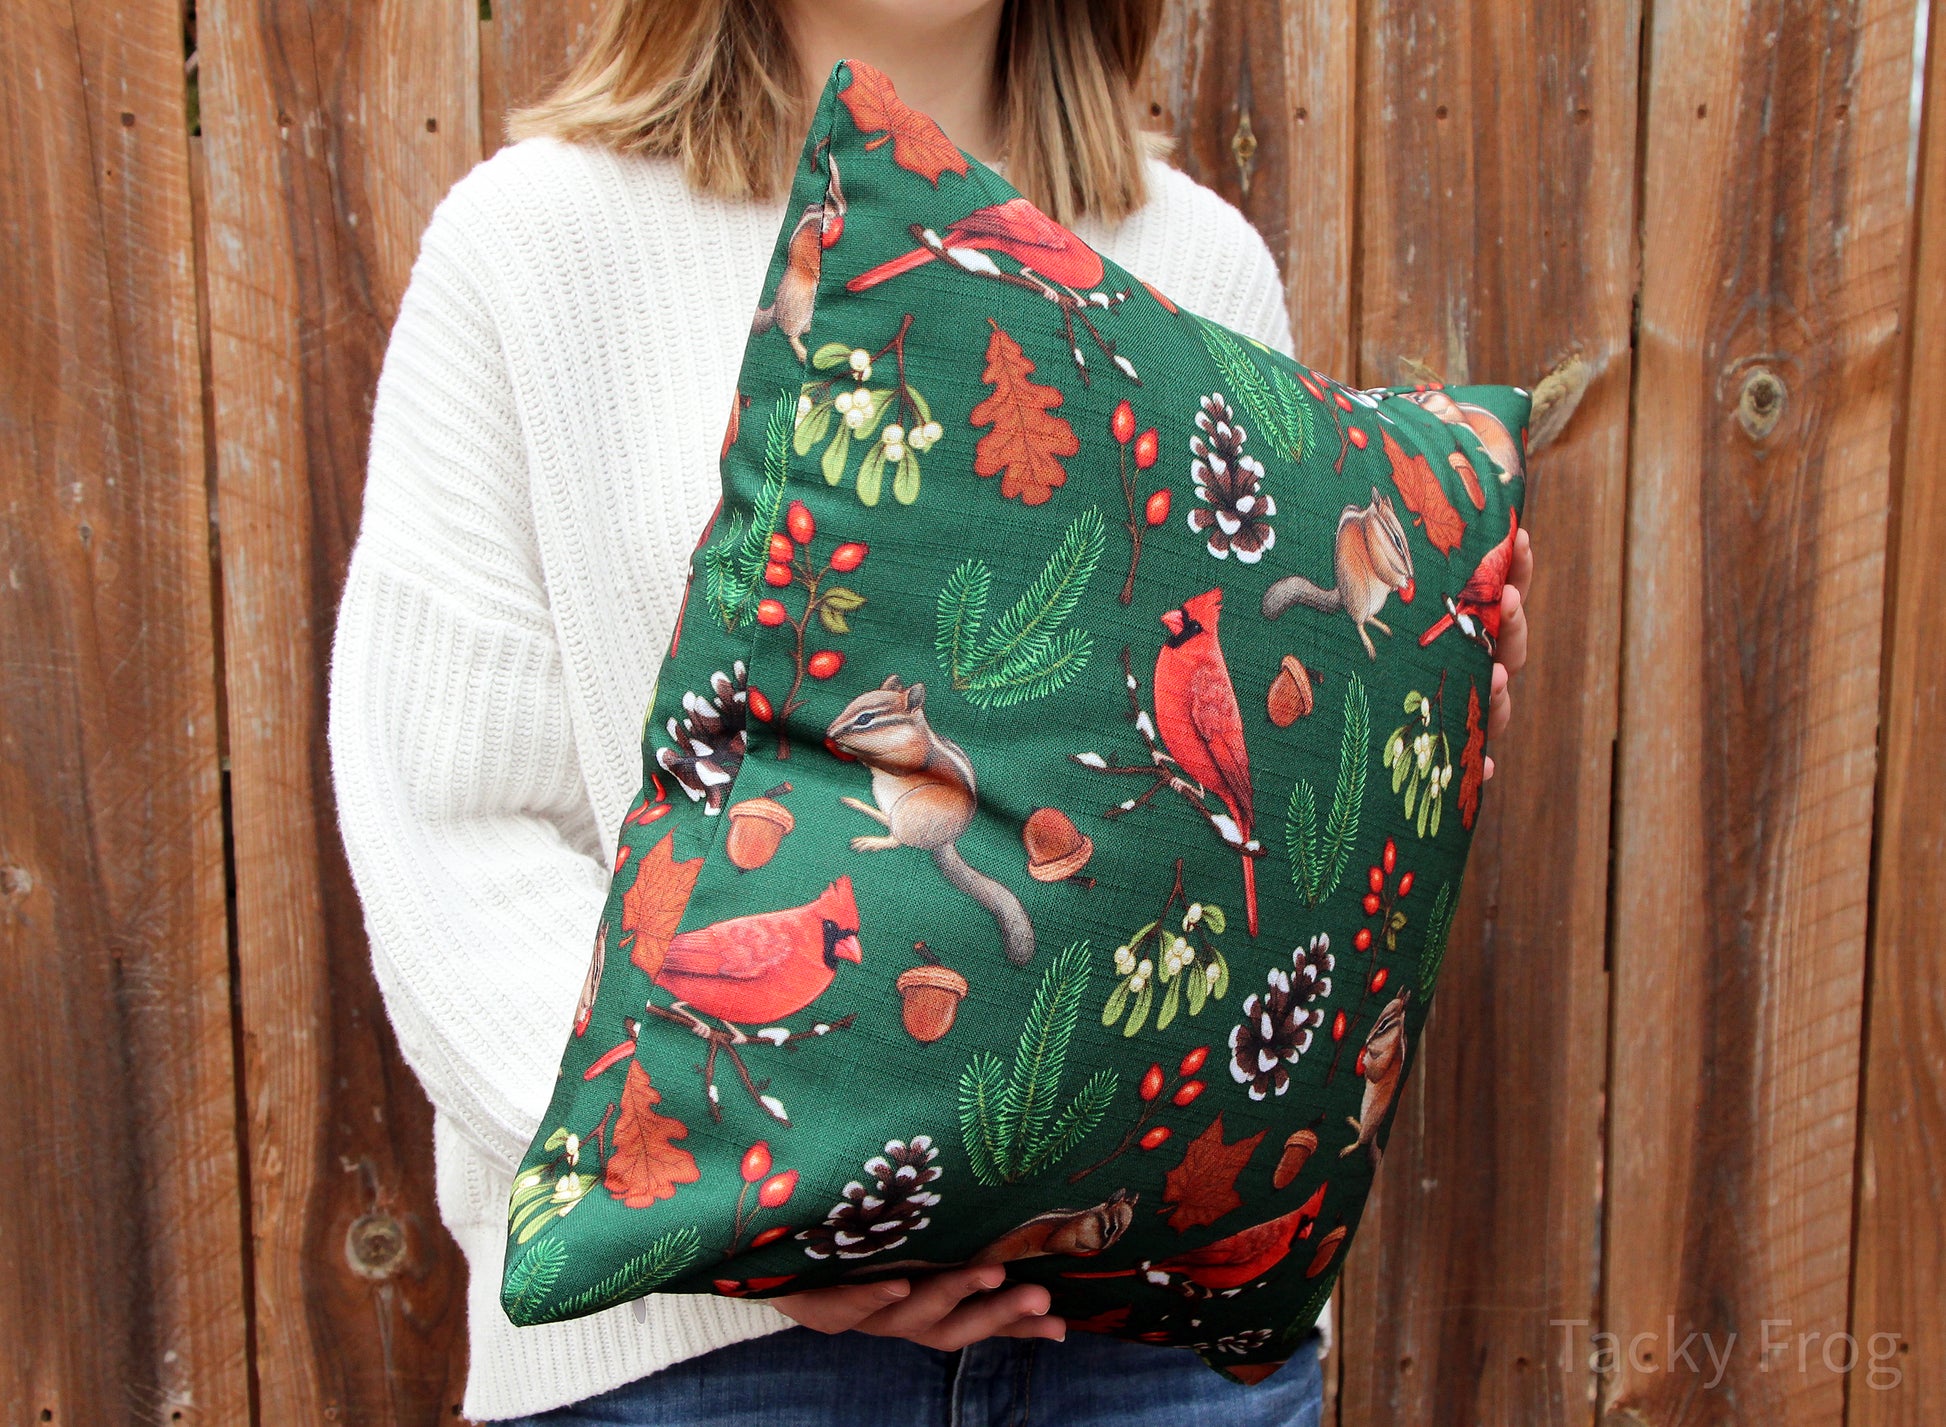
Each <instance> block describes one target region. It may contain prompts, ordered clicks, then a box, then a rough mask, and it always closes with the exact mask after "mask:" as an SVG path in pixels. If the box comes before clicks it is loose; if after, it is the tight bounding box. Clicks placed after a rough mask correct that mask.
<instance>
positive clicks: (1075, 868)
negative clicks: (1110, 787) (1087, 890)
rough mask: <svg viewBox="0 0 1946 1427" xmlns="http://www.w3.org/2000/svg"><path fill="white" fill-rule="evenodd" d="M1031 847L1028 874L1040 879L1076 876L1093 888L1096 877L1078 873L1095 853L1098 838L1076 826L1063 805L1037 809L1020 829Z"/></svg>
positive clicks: (1051, 880)
mask: <svg viewBox="0 0 1946 1427" xmlns="http://www.w3.org/2000/svg"><path fill="white" fill-rule="evenodd" d="M1020 841H1021V844H1022V846H1024V847H1025V848H1026V849H1027V875H1028V876H1029V877H1032V878H1033V879H1034V880H1035V881H1036V882H1064V881H1066V880H1067V879H1068V878H1070V877H1072V878H1074V880H1075V881H1077V882H1080V883H1082V884H1083V885H1084V886H1089V887H1092V886H1094V885H1095V879H1094V878H1092V877H1081V876H1077V874H1078V873H1079V872H1080V871H1081V869H1082V868H1084V867H1086V866H1087V865H1088V859H1089V858H1091V857H1093V856H1094V855H1095V843H1094V839H1093V838H1091V837H1089V836H1087V834H1085V833H1083V832H1082V831H1081V830H1080V829H1079V828H1077V827H1076V826H1075V825H1074V819H1072V818H1070V817H1069V816H1068V815H1067V814H1066V813H1064V812H1062V811H1061V810H1060V809H1059V808H1036V809H1035V810H1034V812H1033V814H1032V815H1031V816H1029V817H1028V819H1027V822H1026V825H1025V826H1024V827H1022V828H1021V830H1020Z"/></svg>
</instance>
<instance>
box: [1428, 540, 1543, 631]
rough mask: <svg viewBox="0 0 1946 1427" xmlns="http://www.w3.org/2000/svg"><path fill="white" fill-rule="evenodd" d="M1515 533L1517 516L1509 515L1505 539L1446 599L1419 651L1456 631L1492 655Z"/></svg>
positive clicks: (1482, 557) (1481, 559)
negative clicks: (1444, 605)
mask: <svg viewBox="0 0 1946 1427" xmlns="http://www.w3.org/2000/svg"><path fill="white" fill-rule="evenodd" d="M1519 529H1520V516H1519V515H1517V514H1516V513H1514V512H1512V511H1509V512H1508V513H1507V538H1506V539H1505V540H1502V541H1501V542H1500V543H1499V544H1498V545H1496V546H1494V547H1493V548H1492V549H1491V550H1489V551H1487V553H1486V554H1484V555H1482V556H1481V557H1480V563H1479V564H1478V565H1477V566H1475V567H1474V570H1473V573H1472V574H1471V575H1469V576H1467V580H1466V583H1465V584H1464V585H1462V586H1461V587H1460V592H1459V597H1458V598H1457V599H1456V598H1454V597H1453V596H1452V595H1448V596H1446V613H1444V614H1443V615H1441V616H1440V617H1439V618H1438V619H1437V620H1435V621H1434V622H1433V625H1432V628H1430V629H1428V630H1427V631H1426V632H1425V633H1424V634H1422V635H1420V636H1419V644H1420V647H1422V648H1423V647H1424V646H1426V645H1428V644H1430V643H1432V642H1433V640H1435V639H1437V638H1439V636H1440V635H1442V634H1444V633H1445V632H1446V631H1447V630H1449V629H1452V628H1455V627H1457V628H1458V629H1459V632H1460V633H1461V634H1463V635H1465V636H1466V637H1467V638H1468V639H1470V640H1472V641H1473V642H1474V643H1475V644H1478V645H1480V646H1481V647H1482V648H1484V649H1485V650H1486V652H1487V653H1489V654H1491V653H1493V647H1494V645H1495V644H1497V643H1498V642H1499V640H1500V592H1501V591H1502V590H1504V589H1506V588H1507V571H1508V570H1510V569H1511V568H1513V563H1514V533H1515V532H1516V531H1517V530H1519Z"/></svg>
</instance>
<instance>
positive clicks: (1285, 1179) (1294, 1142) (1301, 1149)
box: [1270, 1130, 1318, 1189]
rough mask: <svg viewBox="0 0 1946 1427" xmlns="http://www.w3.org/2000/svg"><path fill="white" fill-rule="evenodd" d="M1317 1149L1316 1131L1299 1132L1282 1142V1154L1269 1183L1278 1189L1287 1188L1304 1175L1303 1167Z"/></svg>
mask: <svg viewBox="0 0 1946 1427" xmlns="http://www.w3.org/2000/svg"><path fill="white" fill-rule="evenodd" d="M1317 1147H1318V1132H1317V1131H1316V1130H1299V1131H1297V1132H1296V1133H1295V1134H1293V1135H1292V1136H1291V1137H1290V1138H1289V1139H1287V1140H1285V1141H1284V1153H1283V1155H1282V1156H1281V1157H1280V1158H1279V1159H1278V1161H1277V1168H1276V1169H1274V1170H1272V1171H1271V1174H1270V1182H1271V1183H1272V1184H1274V1185H1276V1186H1277V1187H1278V1188H1279V1189H1284V1188H1287V1187H1289V1185H1290V1182H1291V1181H1292V1180H1294V1179H1296V1178H1297V1177H1298V1176H1299V1175H1300V1174H1302V1173H1304V1165H1305V1162H1306V1161H1307V1160H1309V1159H1310V1158H1311V1154H1312V1152H1313V1151H1314V1150H1316V1149H1317Z"/></svg>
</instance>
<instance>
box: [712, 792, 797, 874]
mask: <svg viewBox="0 0 1946 1427" xmlns="http://www.w3.org/2000/svg"><path fill="white" fill-rule="evenodd" d="M790 790H791V785H790V784H789V783H779V784H778V785H777V786H776V787H774V788H772V789H771V790H770V791H769V792H767V793H765V794H764V795H763V796H762V797H761V798H745V799H744V800H743V801H742V802H740V803H732V804H731V805H730V810H729V816H730V834H729V836H728V837H727V838H726V839H725V840H724V844H723V850H724V852H725V853H726V854H727V855H728V857H729V859H730V861H731V862H732V863H734V864H735V865H736V866H737V867H738V868H739V869H741V870H742V871H745V872H754V871H756V870H757V869H758V868H759V867H762V866H763V865H764V864H765V863H767V862H769V861H770V859H771V858H773V857H775V856H776V855H777V848H778V847H779V845H780V844H782V842H783V841H784V838H785V836H786V835H787V834H788V833H789V832H790V830H791V829H792V828H793V827H795V826H796V825H797V819H795V818H794V817H792V816H791V810H790V809H789V808H787V807H785V806H784V805H783V804H782V803H780V802H778V801H777V799H778V798H780V797H782V796H783V795H784V794H785V793H788V792H789V791H790Z"/></svg>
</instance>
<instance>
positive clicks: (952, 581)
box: [935, 507, 1108, 708]
mask: <svg viewBox="0 0 1946 1427" xmlns="http://www.w3.org/2000/svg"><path fill="white" fill-rule="evenodd" d="M1107 540H1108V531H1107V527H1106V526H1105V525H1104V524H1103V522H1102V518H1101V512H1100V511H1098V510H1095V509H1094V508H1093V507H1090V508H1089V509H1087V510H1085V511H1083V512H1082V513H1081V514H1080V515H1079V516H1077V517H1075V519H1074V520H1073V521H1072V522H1071V523H1070V524H1069V525H1068V528H1067V529H1066V530H1065V531H1064V532H1063V533H1062V535H1061V539H1060V542H1059V544H1057V545H1056V547H1055V549H1054V553H1053V554H1052V555H1051V556H1049V557H1048V561H1047V563H1046V565H1044V566H1043V567H1042V568H1041V571H1040V573H1039V574H1038V575H1036V576H1035V577H1034V579H1033V580H1032V582H1031V583H1030V584H1029V585H1028V587H1027V589H1026V590H1025V591H1024V592H1023V593H1022V594H1021V595H1020V597H1019V598H1018V599H1016V600H1015V601H1014V602H1013V604H1012V605H1010V606H1009V607H1008V608H1007V610H1006V612H1005V613H1004V614H1002V615H1001V616H1000V617H999V618H998V619H997V620H995V621H994V622H993V625H992V627H991V628H990V629H989V628H985V625H986V609H987V600H988V597H989V595H990V594H991V591H992V588H993V573H992V571H991V570H990V569H989V568H988V567H987V565H986V563H985V562H984V561H982V560H979V559H970V560H966V561H964V562H962V563H961V565H960V566H959V568H958V569H956V570H954V571H953V573H952V575H951V576H950V577H949V578H948V579H947V581H946V584H945V585H944V587H943V588H941V590H940V592H939V601H938V605H937V612H936V621H935V627H936V637H935V648H936V650H937V653H938V655H939V662H940V664H941V665H942V666H943V667H944V668H945V670H946V673H947V677H948V679H949V681H950V682H951V684H952V686H953V688H954V689H955V690H956V691H958V692H959V693H961V694H964V695H965V696H966V698H967V699H968V700H969V701H971V702H972V703H974V704H977V705H978V706H979V707H981V708H1005V707H1008V706H1010V705H1013V704H1018V703H1025V702H1027V701H1028V700H1030V699H1038V698H1044V697H1046V696H1047V695H1048V694H1052V693H1055V692H1057V691H1058V690H1060V689H1063V688H1065V687H1067V685H1068V684H1070V683H1071V682H1073V680H1074V678H1075V676H1076V675H1077V674H1079V673H1080V672H1081V670H1082V669H1083V668H1084V667H1086V665H1087V662H1088V657H1089V655H1090V653H1092V651H1093V649H1094V641H1093V639H1091V638H1090V637H1089V636H1088V635H1087V634H1086V633H1085V632H1083V631H1081V630H1068V629H1063V628H1062V626H1063V625H1065V624H1066V623H1067V621H1068V619H1069V617H1070V616H1071V615H1073V613H1074V611H1075V607H1076V605H1077V604H1078V603H1079V602H1080V599H1081V594H1082V591H1084V590H1085V589H1086V588H1087V585H1088V581H1089V580H1090V579H1091V578H1093V576H1094V573H1095V569H1096V567H1097V566H1098V565H1099V564H1100V563H1101V555H1102V551H1103V549H1104V548H1105V547H1106V545H1107ZM983 631H984V632H983Z"/></svg>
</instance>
